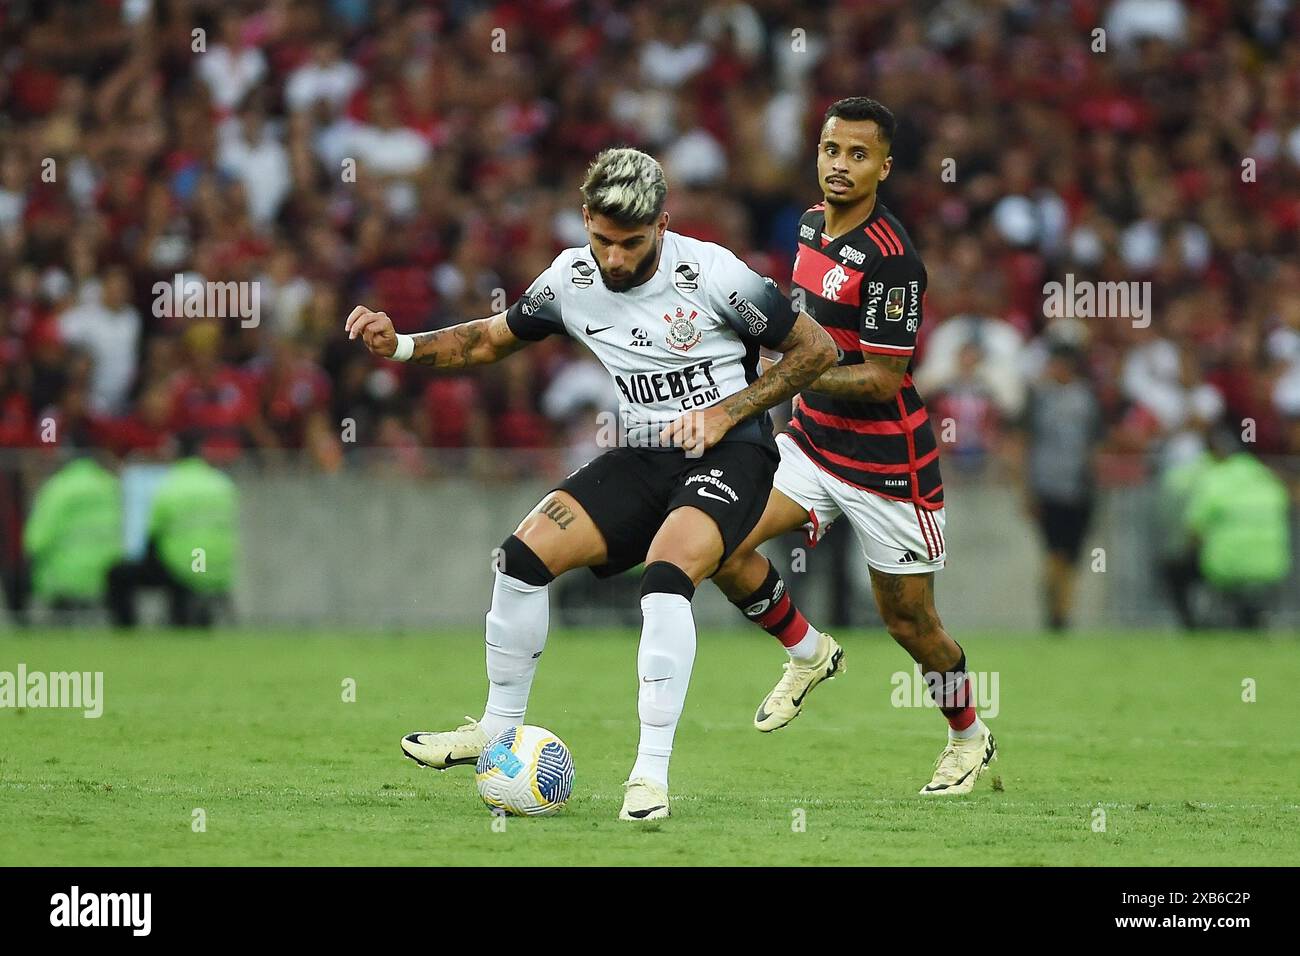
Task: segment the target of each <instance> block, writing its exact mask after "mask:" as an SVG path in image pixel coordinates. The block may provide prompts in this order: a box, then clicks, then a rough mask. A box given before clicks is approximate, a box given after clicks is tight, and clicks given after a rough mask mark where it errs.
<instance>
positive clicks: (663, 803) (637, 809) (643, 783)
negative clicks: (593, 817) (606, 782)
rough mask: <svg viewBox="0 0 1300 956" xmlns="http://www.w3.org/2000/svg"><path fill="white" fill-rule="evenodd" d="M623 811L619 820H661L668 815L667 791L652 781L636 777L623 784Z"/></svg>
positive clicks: (619, 815)
mask: <svg viewBox="0 0 1300 956" xmlns="http://www.w3.org/2000/svg"><path fill="white" fill-rule="evenodd" d="M623 789H624V790H625V791H626V792H625V793H624V794H623V809H622V810H620V811H619V813H618V818H619V819H620V820H662V819H663V818H664V817H666V816H669V815H670V811H669V809H668V791H667V790H665V789H664V788H663V787H661V786H659V784H657V783H655V782H654V781H653V780H649V779H647V778H646V777H636V778H634V779H632V780H629V781H628V782H627V783H625V784H623Z"/></svg>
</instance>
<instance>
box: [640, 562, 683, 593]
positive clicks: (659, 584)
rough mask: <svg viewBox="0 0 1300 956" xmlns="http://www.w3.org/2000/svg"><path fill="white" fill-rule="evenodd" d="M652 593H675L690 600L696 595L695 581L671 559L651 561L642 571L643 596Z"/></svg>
mask: <svg viewBox="0 0 1300 956" xmlns="http://www.w3.org/2000/svg"><path fill="white" fill-rule="evenodd" d="M651 594H675V595H679V596H681V597H684V598H686V600H687V601H690V600H691V599H692V598H693V597H695V582H694V581H693V580H691V576H690V575H689V574H688V573H687V572H686V571H684V570H682V568H680V567H678V566H677V565H676V564H674V563H673V562H671V561H651V562H649V563H648V564H646V566H645V571H643V572H642V573H641V597H642V598H645V597H647V596H649V595H651Z"/></svg>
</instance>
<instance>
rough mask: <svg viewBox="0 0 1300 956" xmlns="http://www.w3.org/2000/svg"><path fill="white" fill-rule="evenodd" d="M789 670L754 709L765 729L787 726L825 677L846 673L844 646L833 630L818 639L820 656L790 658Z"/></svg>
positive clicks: (768, 730) (755, 717)
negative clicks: (800, 659) (810, 658)
mask: <svg viewBox="0 0 1300 956" xmlns="http://www.w3.org/2000/svg"><path fill="white" fill-rule="evenodd" d="M784 667H785V674H783V675H782V677H781V679H780V680H779V681H777V684H776V687H774V688H772V692H771V693H770V694H768V695H767V696H766V697H764V698H763V703H761V704H759V705H758V710H757V711H756V712H755V713H754V726H755V727H757V728H758V729H759V730H761V731H763V733H770V732H771V731H773V730H778V729H780V728H781V727H784V726H785V725H786V724H788V723H790V721H792V720H794V719H795V718H796V717H798V716H799V711H800V710H802V709H803V700H804V698H805V697H807V696H808V692H809V691H810V690H812V689H813V688H814V687H816V686H817V685H818V684H820V683H821V682H822V681H824V680H831V679H832V678H834V677H835V676H836V675H838V674H843V673H844V648H842V647H840V645H839V644H838V643H836V641H835V638H833V637H831V636H830V635H829V634H822V636H821V640H820V641H818V642H817V656H816V657H814V658H813V659H812V660H809V661H796V660H788V661H786V662H785V664H784Z"/></svg>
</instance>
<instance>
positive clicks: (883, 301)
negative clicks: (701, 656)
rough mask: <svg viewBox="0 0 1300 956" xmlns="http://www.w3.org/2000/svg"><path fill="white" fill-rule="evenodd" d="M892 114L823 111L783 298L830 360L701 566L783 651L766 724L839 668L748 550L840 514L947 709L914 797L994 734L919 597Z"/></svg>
mask: <svg viewBox="0 0 1300 956" xmlns="http://www.w3.org/2000/svg"><path fill="white" fill-rule="evenodd" d="M893 135H894V116H893V114H892V113H890V111H889V110H888V109H886V108H885V107H884V106H882V105H881V104H880V103H877V102H876V101H875V100H872V99H867V98H865V97H852V98H849V99H843V100H840V101H838V102H836V103H835V104H833V105H832V106H831V107H830V109H829V110H827V111H826V116H825V118H824V120H823V122H822V129H821V136H820V139H819V142H818V145H817V178H818V180H819V181H820V183H821V186H822V192H823V195H824V197H825V199H824V201H823V202H821V203H818V204H817V205H816V206H813V207H812V208H811V209H809V210H808V211H807V212H806V213H804V215H803V217H802V218H801V219H800V221H799V247H798V255H797V256H796V257H795V265H794V286H795V290H794V296H793V297H794V299H795V300H796V301H798V302H799V304H800V306H801V307H802V308H804V310H805V311H807V312H808V313H809V314H810V315H812V316H813V317H814V318H815V319H816V320H817V321H818V322H819V323H820V324H821V325H822V326H823V327H824V328H826V330H827V331H829V332H830V334H831V337H832V338H833V339H834V340H835V343H836V346H837V349H838V352H839V362H838V364H837V365H836V366H835V367H834V368H831V369H829V370H827V371H826V372H824V373H823V374H822V375H821V377H820V378H818V379H817V380H816V381H815V382H813V384H812V385H809V386H807V387H806V388H805V389H804V390H803V391H802V392H801V393H800V394H799V396H798V397H797V399H796V400H795V408H794V417H793V419H792V421H791V423H790V429H789V431H787V432H785V433H783V434H781V435H780V436H778V439H777V443H778V445H779V447H780V451H781V464H780V467H779V468H778V469H777V473H776V477H775V479H774V480H773V483H772V493H771V496H770V497H769V499H768V504H767V508H766V510H765V511H764V513H763V516H762V518H761V519H760V520H759V523H758V525H757V527H755V529H754V531H753V532H751V533H750V535H749V536H748V538H747V539H746V540H745V542H744V543H743V544H742V545H741V547H740V548H738V549H737V550H736V552H735V553H734V554H733V555H732V556H731V557H730V558H729V559H728V560H727V562H726V563H725V564H724V565H723V567H722V568H721V569H720V570H719V571H718V573H717V574H716V575H715V576H714V581H715V582H717V584H718V586H719V587H720V588H721V589H722V591H723V593H724V594H726V595H727V597H728V598H730V599H731V601H732V602H733V603H735V604H736V605H737V606H738V607H739V608H740V609H741V611H742V613H744V615H745V616H746V617H747V618H749V619H750V620H752V621H754V622H756V623H758V624H759V625H761V626H762V627H763V628H764V629H765V630H767V631H768V632H769V633H771V634H772V635H774V636H775V637H777V638H778V639H779V640H780V641H781V643H782V644H783V645H784V646H785V648H786V650H787V651H788V652H789V655H790V661H789V662H788V663H787V664H786V665H785V675H784V676H783V677H782V678H781V681H780V682H779V683H778V684H777V685H776V687H775V689H774V690H773V691H772V692H771V693H770V694H769V695H768V696H767V697H766V698H765V699H764V701H763V703H762V704H760V705H759V708H758V712H757V713H756V714H755V716H754V725H755V726H756V727H757V728H758V729H759V730H763V731H771V730H776V729H777V728H778V727H783V726H785V725H786V724H787V723H789V722H790V721H791V720H793V719H794V718H795V717H796V716H797V715H798V713H799V711H800V708H801V707H802V706H803V701H804V698H805V697H806V696H807V694H808V693H809V691H811V690H812V688H813V687H815V686H817V684H819V683H820V682H821V681H823V680H826V679H828V678H830V677H834V676H835V675H836V674H837V673H838V672H840V671H841V670H842V669H843V656H844V652H843V650H842V649H841V648H840V646H839V644H837V643H836V642H835V640H834V639H833V638H832V637H830V635H828V634H823V633H821V632H819V631H818V630H817V629H816V628H814V627H812V626H811V625H810V624H809V623H808V621H807V620H806V619H805V618H804V616H803V615H802V614H801V613H800V612H799V610H798V608H796V607H795V606H794V604H793V603H792V601H791V598H790V595H789V593H788V592H787V591H786V588H785V583H784V581H782V579H781V576H780V575H779V574H778V573H777V571H776V569H775V568H774V567H773V566H772V564H771V562H770V561H768V560H767V559H766V558H764V557H763V556H762V555H761V554H759V553H758V552H757V551H756V550H755V549H756V548H757V547H758V545H759V544H761V543H762V542H764V541H767V540H769V539H770V538H774V537H776V536H777V535H780V534H784V533H786V532H788V531H793V530H795V529H797V528H800V527H804V528H806V529H807V530H808V533H809V542H810V544H814V545H815V544H816V542H817V540H818V539H819V538H820V537H821V535H822V534H823V533H824V532H825V530H826V528H827V526H828V525H830V523H831V522H832V521H834V520H835V519H836V518H838V517H840V516H841V515H843V516H844V517H845V518H846V519H847V520H848V522H849V524H850V526H851V527H852V528H853V530H854V532H855V533H856V534H857V537H858V542H859V544H860V545H861V547H862V550H863V553H864V554H865V556H866V559H867V564H868V566H869V567H870V570H871V587H872V591H873V593H874V594H875V597H876V605H877V607H879V609H880V614H881V617H882V618H883V620H884V622H885V626H886V627H887V628H888V630H889V633H890V634H891V635H893V637H894V639H895V640H896V641H898V643H899V644H901V645H902V646H903V648H904V649H906V650H907V652H908V653H909V654H911V655H912V657H913V659H914V660H916V662H917V663H918V664H919V665H920V666H921V671H922V673H923V674H924V675H925V679H926V681H927V683H928V684H929V686H930V692H931V694H933V695H934V697H935V700H936V703H938V705H939V707H940V709H941V710H942V712H943V714H944V716H945V717H946V718H947V720H948V724H949V729H948V737H949V740H948V745H947V747H945V749H944V751H943V753H942V754H941V755H940V758H939V761H938V762H937V764H936V765H935V771H934V776H933V779H932V780H931V781H930V783H929V784H927V785H926V786H925V787H924V788H923V789H922V790H921V793H922V794H961V793H969V792H970V790H971V789H972V788H973V787H974V785H975V781H976V780H977V779H978V778H979V776H980V774H981V773H982V772H983V770H984V768H985V767H986V766H987V765H988V763H989V762H990V761H991V760H992V759H993V758H994V757H995V755H996V753H997V745H996V743H995V742H994V740H993V736H992V734H990V733H989V730H988V728H987V727H986V726H985V725H984V723H983V721H981V720H980V719H979V716H978V715H977V714H976V712H975V709H974V706H973V699H972V697H971V692H970V683H969V681H968V679H967V676H966V655H965V653H964V652H963V651H962V649H961V647H960V645H958V644H957V642H956V641H954V640H953V639H952V638H951V637H950V636H949V635H948V632H947V631H946V630H944V627H943V624H942V623H941V621H940V620H939V614H938V611H936V610H935V605H934V572H935V571H937V570H939V569H940V568H942V567H943V566H944V560H945V546H944V538H943V529H944V505H943V481H942V479H941V478H940V475H939V451H938V443H937V442H936V441H935V437H934V431H933V429H932V428H931V427H930V420H929V417H928V415H927V414H926V410H925V403H924V402H923V401H922V400H921V396H920V395H918V394H917V391H916V386H915V385H913V384H912V374H911V373H912V351H913V349H914V348H915V346H916V336H917V332H918V331H919V330H920V327H921V321H922V311H923V308H924V299H925V287H926V273H925V266H924V264H923V263H922V262H921V257H920V256H919V255H918V254H917V251H916V248H915V247H914V246H913V245H912V241H911V239H910V238H909V237H908V235H907V230H906V229H904V228H903V225H902V223H900V222H899V221H898V219H897V218H896V217H895V216H894V214H893V213H891V212H890V211H889V210H888V209H887V208H885V206H884V204H883V203H881V202H880V200H879V199H878V197H877V195H876V190H877V187H878V186H879V185H880V183H882V182H884V180H885V179H886V178H887V177H888V176H889V171H890V168H891V166H892V163H893V159H892V157H891V156H890V144H891V141H892V139H893Z"/></svg>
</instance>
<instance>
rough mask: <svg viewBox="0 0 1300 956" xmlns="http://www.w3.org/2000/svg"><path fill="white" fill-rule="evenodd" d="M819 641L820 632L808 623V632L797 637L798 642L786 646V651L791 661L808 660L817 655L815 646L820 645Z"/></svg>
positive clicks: (820, 638) (820, 637)
mask: <svg viewBox="0 0 1300 956" xmlns="http://www.w3.org/2000/svg"><path fill="white" fill-rule="evenodd" d="M821 641H822V632H821V631H819V630H817V628H815V627H813V626H812V625H811V624H809V625H808V633H807V634H805V635H804V636H803V637H801V638H800V639H799V643H797V644H792V645H790V646H789V647H787V648H786V653H788V654H789V655H790V660H792V661H810V660H812V659H813V658H814V657H816V656H817V648H818V647H819V646H820V645H821Z"/></svg>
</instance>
